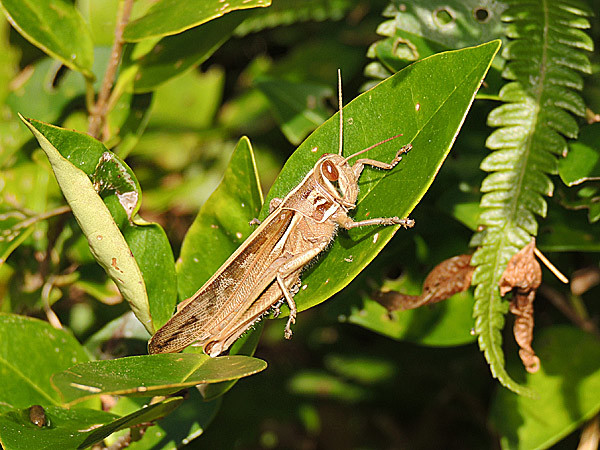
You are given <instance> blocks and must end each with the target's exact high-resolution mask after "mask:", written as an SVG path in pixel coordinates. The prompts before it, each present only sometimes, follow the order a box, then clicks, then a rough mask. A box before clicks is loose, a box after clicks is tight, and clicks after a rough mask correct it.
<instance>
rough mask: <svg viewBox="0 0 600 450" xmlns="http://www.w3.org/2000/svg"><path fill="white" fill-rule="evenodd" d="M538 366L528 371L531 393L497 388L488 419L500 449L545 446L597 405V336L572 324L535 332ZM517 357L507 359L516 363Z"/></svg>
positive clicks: (599, 360) (599, 386)
mask: <svg viewBox="0 0 600 450" xmlns="http://www.w3.org/2000/svg"><path fill="white" fill-rule="evenodd" d="M533 347H534V348H535V350H536V353H537V355H538V356H539V358H540V361H541V366H540V370H539V371H538V372H537V373H535V374H527V375H526V376H527V379H526V381H525V386H527V387H529V388H530V389H531V390H532V391H534V392H535V394H536V396H535V398H529V397H525V396H519V395H516V394H514V393H512V392H510V391H509V390H507V389H499V390H498V392H497V395H496V398H495V399H494V401H493V403H492V409H491V416H490V419H491V421H492V423H493V424H494V426H495V428H496V429H497V430H498V432H499V433H500V435H501V443H502V448H505V449H533V448H549V447H550V446H552V444H554V443H556V442H557V441H559V440H560V439H562V438H563V437H565V436H566V435H568V434H569V433H571V432H572V431H573V430H575V429H576V428H577V427H579V426H580V425H581V423H583V422H584V421H585V420H587V419H589V418H591V417H593V416H594V415H595V414H597V413H598V411H599V410H600V341H599V340H598V338H597V337H595V336H593V335H591V334H587V333H585V332H583V331H581V330H579V329H577V328H574V327H572V326H566V325H562V326H554V327H551V328H547V329H544V330H542V332H540V333H539V334H536V336H535V340H534V342H533ZM519 365H521V362H520V361H515V360H512V361H509V366H519Z"/></svg>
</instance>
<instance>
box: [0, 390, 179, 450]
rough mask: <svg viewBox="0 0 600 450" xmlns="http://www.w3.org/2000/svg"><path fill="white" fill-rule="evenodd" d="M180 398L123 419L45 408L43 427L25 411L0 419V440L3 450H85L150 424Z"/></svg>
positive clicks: (95, 412)
mask: <svg viewBox="0 0 600 450" xmlns="http://www.w3.org/2000/svg"><path fill="white" fill-rule="evenodd" d="M182 401H183V398H181V397H173V398H169V399H166V400H165V401H162V402H158V403H154V404H152V405H147V406H145V407H143V408H142V409H138V410H137V411H134V412H132V413H130V414H128V415H125V416H123V417H117V416H115V415H114V414H111V413H107V412H104V411H97V410H92V409H86V408H72V409H64V408H59V407H56V406H51V407H48V408H45V416H46V421H47V422H46V425H45V426H42V427H39V426H36V425H34V424H33V423H31V420H30V419H29V410H28V409H25V410H13V411H9V412H7V413H5V414H3V415H1V416H0V441H1V442H2V445H3V446H4V448H5V449H6V450H12V449H15V450H17V449H18V450H27V449H31V450H39V449H53V448H66V449H68V448H88V447H89V446H91V445H93V444H95V443H98V442H100V441H102V440H103V439H104V438H106V437H107V436H110V435H111V434H112V433H114V432H115V431H118V430H122V429H125V428H130V427H134V426H136V425H140V424H142V423H148V422H153V421H155V420H157V419H160V418H161V417H164V416H166V415H167V414H169V413H170V412H171V411H173V410H174V409H175V408H177V407H178V406H179V405H180V404H181V402H182Z"/></svg>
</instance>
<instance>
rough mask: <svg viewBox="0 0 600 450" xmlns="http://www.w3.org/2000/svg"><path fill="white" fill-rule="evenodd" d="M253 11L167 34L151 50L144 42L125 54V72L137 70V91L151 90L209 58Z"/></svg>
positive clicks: (127, 73)
mask: <svg viewBox="0 0 600 450" xmlns="http://www.w3.org/2000/svg"><path fill="white" fill-rule="evenodd" d="M250 14H251V11H239V12H235V13H232V14H227V15H225V16H224V17H221V18H220V19H217V20H212V21H210V22H208V23H206V24H204V25H202V26H200V27H196V28H192V29H191V30H188V31H185V32H183V33H180V34H177V35H175V36H168V37H165V38H163V39H161V40H160V41H158V43H157V44H156V45H155V46H154V47H153V49H152V50H151V51H149V52H143V51H142V50H140V49H145V48H146V47H147V45H146V43H145V42H142V43H140V44H138V45H137V46H136V48H135V49H134V50H133V51H132V52H128V53H126V54H125V56H124V62H123V67H124V71H123V73H124V75H123V76H131V72H134V73H135V84H134V89H135V92H148V91H152V90H154V89H155V88H156V87H157V86H159V85H160V84H162V83H164V82H165V81H167V80H169V79H171V78H173V77H175V76H177V75H181V74H182V73H184V72H186V71H188V70H190V69H192V68H194V67H196V66H197V65H198V64H201V63H202V62H204V61H206V59H208V58H209V57H210V56H211V55H212V54H213V53H214V52H215V51H216V50H217V49H218V48H219V47H220V46H221V45H222V44H223V43H224V42H225V41H227V39H229V37H230V36H231V33H233V30H235V28H236V27H237V26H238V25H239V24H240V23H242V22H243V21H244V19H245V18H246V17H248V16H249V15H250ZM138 53H142V54H138Z"/></svg>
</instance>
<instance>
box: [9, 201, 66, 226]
mask: <svg viewBox="0 0 600 450" xmlns="http://www.w3.org/2000/svg"><path fill="white" fill-rule="evenodd" d="M69 211H71V207H70V206H69V205H63V206H59V207H58V208H56V209H53V210H51V211H46V212H43V213H41V214H38V215H36V216H33V217H30V218H29V219H27V220H24V221H23V222H20V223H18V224H16V225H15V226H14V227H13V229H15V230H20V229H21V228H27V227H29V226H31V225H33V224H34V223H37V222H41V221H42V220H46V219H50V218H51V217H54V216H59V215H61V214H65V213H68V212H69Z"/></svg>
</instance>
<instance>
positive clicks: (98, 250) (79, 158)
mask: <svg viewBox="0 0 600 450" xmlns="http://www.w3.org/2000/svg"><path fill="white" fill-rule="evenodd" d="M22 120H23V122H24V123H25V125H27V127H28V128H29V129H30V130H31V132H32V133H33V135H34V136H35V138H36V139H37V140H38V142H39V144H40V146H41V147H42V149H43V150H44V151H45V152H46V155H47V156H48V159H49V160H50V164H51V165H52V169H53V170H54V174H55V176H56V180H57V181H58V184H59V186H60V187H61V189H62V191H63V194H64V196H65V198H66V200H67V202H68V203H69V206H71V209H72V210H73V214H74V215H75V218H76V219H77V222H78V223H79V226H80V227H81V229H82V231H83V233H84V234H85V235H86V237H87V240H88V244H89V246H90V250H91V251H92V253H93V254H94V257H95V258H96V261H98V263H99V264H100V265H101V266H102V267H103V268H104V270H106V273H107V274H108V275H109V276H110V277H111V278H112V279H113V281H114V282H115V284H116V285H117V286H118V287H119V290H120V291H121V293H122V294H123V297H124V298H125V299H126V300H127V301H128V302H129V304H130V306H131V309H132V310H133V312H134V313H135V315H136V316H137V318H138V319H139V320H140V322H142V323H143V324H144V326H145V327H146V328H147V329H148V331H150V332H152V331H153V324H152V318H151V316H150V307H149V305H148V296H147V294H146V288H145V286H144V279H143V278H142V273H141V271H140V268H139V266H138V265H137V263H136V260H135V258H134V256H133V254H132V253H131V250H130V249H129V246H128V245H127V242H126V241H125V238H124V237H123V235H122V234H121V231H120V230H119V228H118V227H117V224H116V223H115V221H114V219H113V217H112V216H111V214H110V212H109V210H108V208H107V207H106V205H105V204H104V202H103V201H102V199H101V198H100V196H99V195H98V193H97V192H96V189H94V186H93V185H92V182H91V181H90V179H89V178H88V175H87V174H86V170H87V171H91V170H92V167H93V168H94V170H95V169H96V166H97V165H99V164H100V162H102V161H103V157H102V156H101V157H100V158H95V160H94V159H93V158H89V157H88V156H89V154H86V150H88V149H89V148H90V147H92V148H94V147H96V148H97V147H98V146H101V147H102V148H104V146H102V144H100V143H99V142H98V141H96V140H94V139H93V138H91V137H89V136H86V135H82V134H79V133H75V132H69V131H67V130H62V129H60V128H58V127H51V126H49V125H45V124H43V123H42V122H37V121H33V120H28V119H25V118H23V117H22ZM46 136H52V137H53V138H54V139H53V141H54V142H51V141H50V140H49V139H48V138H47V137H46ZM53 144H54V145H53ZM55 145H56V147H55ZM57 147H58V148H60V149H61V150H63V152H64V153H65V155H64V156H63V155H62V154H61V152H60V151H59V150H58V149H57ZM102 155H107V158H108V160H107V161H106V162H109V161H114V156H113V155H111V154H109V153H108V152H106V153H102ZM100 167H102V166H100ZM122 167H123V166H119V167H117V169H116V171H117V173H118V172H120V169H121V168H122ZM107 170H109V171H110V170H111V169H110V168H107ZM123 173H126V172H123ZM123 180H124V183H128V182H129V181H131V179H127V178H125V177H123ZM123 200H124V201H125V202H126V205H127V206H126V207H127V208H128V209H130V210H131V211H133V210H134V209H135V206H132V202H131V201H130V200H131V196H126V197H123ZM134 203H137V202H135V201H134Z"/></svg>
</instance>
